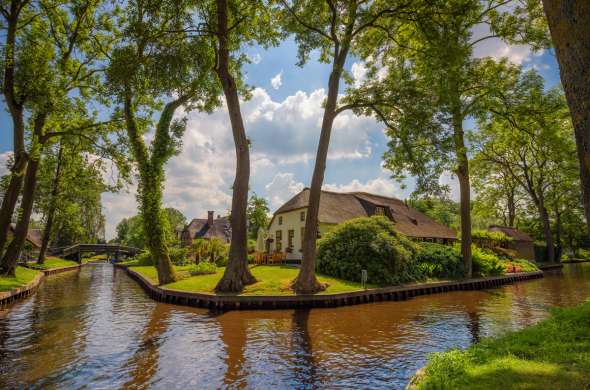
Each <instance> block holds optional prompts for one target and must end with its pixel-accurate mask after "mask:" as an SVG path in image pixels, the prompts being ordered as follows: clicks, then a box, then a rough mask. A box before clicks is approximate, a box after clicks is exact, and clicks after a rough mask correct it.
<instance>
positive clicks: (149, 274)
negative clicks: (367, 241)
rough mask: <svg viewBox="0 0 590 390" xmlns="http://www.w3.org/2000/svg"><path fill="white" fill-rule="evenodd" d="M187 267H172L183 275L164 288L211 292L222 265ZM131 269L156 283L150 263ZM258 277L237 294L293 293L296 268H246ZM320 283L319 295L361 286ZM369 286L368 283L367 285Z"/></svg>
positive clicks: (322, 278)
mask: <svg viewBox="0 0 590 390" xmlns="http://www.w3.org/2000/svg"><path fill="white" fill-rule="evenodd" d="M189 267H190V266H180V267H175V268H176V271H177V272H178V273H179V275H180V276H181V277H182V278H183V279H181V280H179V281H178V282H175V283H171V284H167V285H165V286H164V287H166V288H171V289H175V290H182V291H193V292H203V293H208V294H211V293H213V292H214V289H215V285H216V284H217V282H218V281H219V279H221V276H222V275H223V271H224V268H218V269H217V272H216V273H215V274H210V275H199V276H189V275H188V269H189ZM131 269H133V270H135V271H137V272H139V273H140V274H141V275H143V276H145V277H146V278H148V279H150V280H151V281H152V282H153V283H157V280H158V277H157V272H156V268H155V267H153V266H143V267H141V266H134V267H131ZM250 270H251V271H252V274H253V275H254V276H255V277H256V279H258V283H255V284H252V285H250V286H247V287H246V288H245V289H244V291H243V292H242V294H240V295H294V293H293V291H292V290H291V289H290V288H289V283H290V282H291V281H292V280H293V279H294V278H295V277H296V276H297V273H298V272H299V269H297V268H295V267H288V266H264V265H259V266H253V267H251V269H250ZM318 279H319V280H320V281H321V282H324V283H328V284H329V287H328V288H327V289H326V290H325V291H323V292H322V293H323V294H335V293H342V292H350V291H358V290H361V289H362V286H361V284H360V283H355V282H350V281H346V280H342V279H336V278H332V277H328V276H324V275H318ZM368 287H372V286H368Z"/></svg>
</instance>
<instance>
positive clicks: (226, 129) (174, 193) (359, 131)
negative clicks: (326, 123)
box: [103, 88, 382, 238]
mask: <svg viewBox="0 0 590 390" xmlns="http://www.w3.org/2000/svg"><path fill="white" fill-rule="evenodd" d="M325 98H326V95H325V93H324V90H322V89H320V90H316V91H313V92H311V93H309V94H308V93H305V92H301V91H298V92H296V93H295V94H294V95H291V96H288V97H287V98H285V99H284V100H282V101H274V100H272V99H271V97H270V96H269V95H268V93H267V92H266V91H265V90H263V89H260V88H257V89H255V90H254V91H252V98H251V99H250V100H249V101H246V102H242V105H241V109H242V114H243V118H244V122H245V126H246V131H247V134H248V137H249V138H250V140H251V143H252V146H251V148H250V152H251V155H250V160H251V178H250V187H251V188H252V190H253V191H255V192H257V193H258V195H260V196H265V195H267V197H268V199H269V201H270V203H271V204H272V205H273V206H274V207H277V206H280V204H282V203H283V202H285V201H286V200H288V199H289V197H290V196H292V195H293V194H295V193H297V192H298V191H300V190H301V189H302V188H303V187H304V184H303V183H301V182H300V181H298V179H296V177H295V174H293V173H285V172H294V171H295V170H294V169H297V168H301V167H302V166H303V167H304V169H306V170H309V169H311V168H312V167H313V161H314V158H315V153H316V148H317V142H318V138H319V133H320V126H321V121H322V115H323V108H322V103H323V101H324V100H325ZM183 115H187V114H186V113H184V112H182V110H179V112H178V113H177V116H179V117H181V116H183ZM187 119H188V121H187V129H186V132H185V134H184V138H183V147H182V151H181V153H180V154H179V155H178V156H175V157H173V158H172V159H170V161H169V162H168V164H167V165H166V182H165V188H164V199H163V201H164V206H166V207H175V208H177V209H179V210H180V211H182V212H183V213H184V215H185V216H186V217H187V218H188V219H191V218H196V217H204V216H206V215H207V210H214V211H215V213H216V214H226V213H227V211H228V210H229V208H230V206H231V186H232V183H233V180H234V175H235V149H234V144H233V138H232V132H231V127H230V123H229V120H228V112H227V108H226V107H225V106H222V107H220V108H219V109H217V110H215V112H213V113H212V114H205V113H199V112H191V113H188V115H187ZM372 134H373V135H376V136H380V137H382V134H381V126H380V125H378V123H377V122H376V121H375V120H374V119H372V118H367V117H357V116H355V115H354V114H352V113H350V112H345V113H342V114H341V115H339V117H338V118H337V120H336V121H335V123H334V128H333V132H332V137H331V144H330V150H329V154H328V157H329V159H330V160H331V162H332V163H333V164H336V163H337V162H338V161H346V160H358V161H359V162H360V161H363V159H367V157H370V156H371V154H372V153H373V150H374V145H373V141H371V135H372ZM296 164H300V165H296ZM376 169H379V168H378V167H376ZM273 183H274V184H273ZM103 202H104V207H105V213H106V215H107V229H106V232H107V237H108V238H112V237H113V236H114V234H115V230H114V228H115V226H116V224H117V223H118V222H119V221H120V220H121V219H122V218H123V217H129V216H132V215H135V214H136V213H137V206H136V202H135V187H131V188H130V189H129V193H121V194H115V195H112V194H105V195H104V196H103Z"/></svg>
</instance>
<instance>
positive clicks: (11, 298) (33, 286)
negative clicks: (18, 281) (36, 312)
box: [0, 273, 45, 307]
mask: <svg viewBox="0 0 590 390" xmlns="http://www.w3.org/2000/svg"><path fill="white" fill-rule="evenodd" d="M44 277H45V274H44V273H39V275H37V276H35V279H33V280H31V281H30V282H29V283H27V284H25V285H24V286H21V287H16V288H13V289H11V290H9V291H1V292H0V307H1V306H5V305H9V304H11V303H13V302H16V301H19V300H21V299H24V298H26V297H28V296H29V295H31V294H32V293H33V292H35V291H36V290H37V287H39V285H40V284H41V282H42V281H43V278H44Z"/></svg>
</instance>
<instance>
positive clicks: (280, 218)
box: [279, 216, 283, 225]
mask: <svg viewBox="0 0 590 390" xmlns="http://www.w3.org/2000/svg"><path fill="white" fill-rule="evenodd" d="M282 224H283V217H282V216H279V225H282Z"/></svg>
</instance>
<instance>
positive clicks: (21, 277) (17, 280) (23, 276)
mask: <svg viewBox="0 0 590 390" xmlns="http://www.w3.org/2000/svg"><path fill="white" fill-rule="evenodd" d="M37 275H39V271H35V270H32V269H29V268H24V267H16V277H14V278H7V277H4V276H0V291H9V290H11V289H13V288H17V287H22V286H24V285H25V284H27V283H29V282H30V281H32V280H33V279H35V277H36V276H37Z"/></svg>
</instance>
